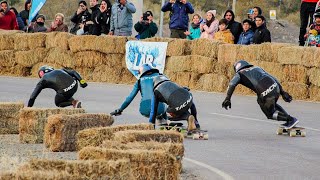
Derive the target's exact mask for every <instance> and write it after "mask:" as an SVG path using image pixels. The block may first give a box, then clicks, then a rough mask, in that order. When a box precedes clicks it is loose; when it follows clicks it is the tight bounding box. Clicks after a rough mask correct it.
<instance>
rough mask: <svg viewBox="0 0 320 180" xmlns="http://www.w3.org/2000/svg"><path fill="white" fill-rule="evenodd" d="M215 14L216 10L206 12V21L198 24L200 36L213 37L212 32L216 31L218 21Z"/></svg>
mask: <svg viewBox="0 0 320 180" xmlns="http://www.w3.org/2000/svg"><path fill="white" fill-rule="evenodd" d="M216 14H217V12H216V10H210V11H208V12H207V19H206V22H204V23H201V24H200V30H201V36H200V38H207V39H213V37H214V33H216V32H218V27H219V21H218V20H217V19H215V16H216Z"/></svg>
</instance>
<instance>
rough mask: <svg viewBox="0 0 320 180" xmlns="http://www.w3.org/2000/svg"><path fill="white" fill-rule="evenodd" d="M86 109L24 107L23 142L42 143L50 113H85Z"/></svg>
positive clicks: (20, 120)
mask: <svg viewBox="0 0 320 180" xmlns="http://www.w3.org/2000/svg"><path fill="white" fill-rule="evenodd" d="M84 112H85V111H84V109H68V108H50V109H47V108H23V109H21V111H20V119H19V138H20V142H21V143H42V142H43V134H44V126H45V124H46V123H47V119H48V117H49V116H50V115H54V114H78V113H84Z"/></svg>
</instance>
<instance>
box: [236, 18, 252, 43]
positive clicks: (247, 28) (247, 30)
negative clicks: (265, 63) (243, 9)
mask: <svg viewBox="0 0 320 180" xmlns="http://www.w3.org/2000/svg"><path fill="white" fill-rule="evenodd" d="M251 24H252V22H251V20H250V19H245V20H244V21H243V22H242V28H243V32H242V33H241V34H240V36H239V40H238V43H237V44H242V45H250V44H253V35H254V32H253V31H252V30H251V27H252V25H251Z"/></svg>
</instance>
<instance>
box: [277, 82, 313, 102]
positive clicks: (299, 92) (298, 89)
mask: <svg viewBox="0 0 320 180" xmlns="http://www.w3.org/2000/svg"><path fill="white" fill-rule="evenodd" d="M281 85H282V87H283V89H284V90H285V91H287V92H288V93H289V94H290V95H291V96H292V97H293V99H300V100H303V99H308V98H309V89H308V85H306V84H302V83H296V82H282V83H281Z"/></svg>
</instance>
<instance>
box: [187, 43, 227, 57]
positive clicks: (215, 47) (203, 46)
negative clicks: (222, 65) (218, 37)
mask: <svg viewBox="0 0 320 180" xmlns="http://www.w3.org/2000/svg"><path fill="white" fill-rule="evenodd" d="M220 44H222V43H221V42H219V41H212V40H209V39H206V38H199V39H196V40H192V41H191V44H190V49H191V55H200V56H205V57H210V58H213V59H215V60H217V59H218V51H219V45H220Z"/></svg>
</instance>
